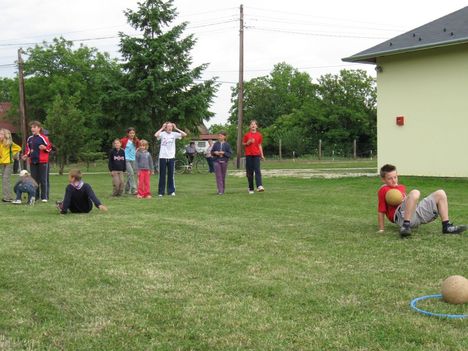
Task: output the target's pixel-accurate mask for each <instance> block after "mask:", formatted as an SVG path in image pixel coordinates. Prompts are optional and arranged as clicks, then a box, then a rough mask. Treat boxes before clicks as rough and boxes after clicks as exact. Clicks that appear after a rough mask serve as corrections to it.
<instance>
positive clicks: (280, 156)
mask: <svg viewBox="0 0 468 351" xmlns="http://www.w3.org/2000/svg"><path fill="white" fill-rule="evenodd" d="M282 158H283V151H282V150H281V139H280V140H279V159H280V161H281V160H282Z"/></svg>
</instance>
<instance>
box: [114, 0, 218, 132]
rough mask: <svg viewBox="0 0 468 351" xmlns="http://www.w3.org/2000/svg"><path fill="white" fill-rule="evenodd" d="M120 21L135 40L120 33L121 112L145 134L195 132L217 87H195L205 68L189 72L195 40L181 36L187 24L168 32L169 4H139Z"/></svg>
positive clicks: (148, 0)
mask: <svg viewBox="0 0 468 351" xmlns="http://www.w3.org/2000/svg"><path fill="white" fill-rule="evenodd" d="M125 15H126V16H127V20H128V23H129V24H130V25H131V26H132V27H133V28H134V29H135V30H137V31H139V32H140V33H141V36H129V35H125V34H124V33H120V51H121V53H122V56H123V59H124V61H125V63H124V64H123V69H124V73H125V78H124V84H123V86H124V88H125V89H126V90H127V94H126V98H127V101H126V102H125V104H126V106H125V107H124V106H122V108H123V109H124V110H125V111H126V112H127V114H128V117H130V121H131V122H132V124H134V125H135V126H137V127H138V126H139V127H144V130H145V131H147V133H149V132H150V131H154V130H156V128H159V126H160V125H161V124H162V123H164V121H174V122H176V123H178V125H179V126H180V127H181V128H189V129H195V127H196V126H197V125H199V124H200V123H202V121H203V120H204V119H209V118H210V117H211V116H212V113H211V112H209V110H208V109H209V105H210V103H211V101H212V99H213V97H214V94H215V92H216V88H217V86H216V82H215V79H209V80H207V81H205V82H198V83H197V81H199V80H200V78H201V76H202V73H203V71H204V70H205V69H206V67H207V64H203V65H200V66H197V67H192V58H191V56H190V51H191V49H192V48H193V46H194V45H195V39H194V37H193V35H188V36H183V32H184V30H185V29H186V26H187V23H186V22H184V23H181V24H177V25H174V26H171V23H172V22H173V21H174V20H175V19H176V16H177V12H176V9H175V7H174V6H173V1H172V0H169V1H163V0H145V1H142V2H140V3H138V9H137V10H136V11H133V10H130V9H129V10H127V11H125ZM139 134H140V135H141V134H142V133H139ZM143 134H144V133H143Z"/></svg>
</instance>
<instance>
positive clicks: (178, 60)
mask: <svg viewBox="0 0 468 351" xmlns="http://www.w3.org/2000/svg"><path fill="white" fill-rule="evenodd" d="M125 15H126V17H127V21H128V23H129V24H130V26H131V27H132V28H134V29H135V30H136V31H138V32H139V33H140V34H139V35H138V36H129V35H126V34H125V33H122V32H120V33H119V37H120V54H121V60H120V61H119V60H117V59H115V58H111V57H110V56H109V54H107V53H104V52H100V51H99V50H97V49H96V48H92V47H88V46H85V45H80V46H79V47H77V48H76V47H74V44H73V42H72V41H68V40H66V39H64V38H62V37H60V38H55V39H54V40H53V42H51V43H43V44H41V45H36V46H35V47H33V48H30V49H28V50H27V51H26V53H25V61H24V73H25V91H26V112H27V116H28V118H29V120H38V121H40V122H42V123H43V124H44V126H45V128H46V129H48V131H49V133H50V135H51V139H52V142H53V143H54V145H55V146H56V147H57V149H58V153H57V154H58V162H59V164H60V166H61V168H62V169H63V166H64V165H65V163H66V162H67V161H68V160H77V159H83V160H86V159H87V158H89V157H93V155H97V154H99V153H102V152H104V151H107V150H108V149H109V148H110V145H111V143H112V140H113V139H114V138H115V137H116V136H121V135H122V133H123V132H124V130H125V129H126V128H127V127H129V126H132V127H135V128H136V129H137V130H138V131H139V136H140V137H142V138H146V139H148V140H154V138H152V134H153V133H154V131H155V130H156V129H157V128H158V127H159V126H160V125H161V124H162V123H164V122H165V121H173V122H176V123H177V124H178V125H180V126H183V127H184V128H186V129H187V130H188V131H193V132H195V133H197V132H196V131H197V126H199V125H201V124H202V123H203V121H206V120H209V119H210V117H212V116H213V113H212V112H211V111H210V105H211V103H212V101H213V98H214V96H215V94H216V91H217V88H218V83H217V81H216V77H213V78H211V79H207V80H204V81H202V80H201V77H202V75H203V72H204V70H205V69H206V68H207V65H208V64H202V65H199V66H195V67H193V65H192V57H191V55H190V52H191V50H192V48H193V47H194V45H195V44H196V39H195V38H194V36H193V35H190V34H189V35H185V34H184V31H185V29H186V27H187V22H183V23H180V24H177V25H172V22H173V21H174V20H175V19H176V17H177V11H176V8H175V7H174V5H173V1H172V0H168V1H164V0H145V1H142V2H139V3H138V8H137V9H136V10H131V9H128V10H126V11H125ZM244 90H245V91H244V99H245V100H244V107H245V109H244V118H245V121H249V120H251V119H256V120H257V121H258V123H259V125H260V126H261V128H262V132H263V134H264V135H265V139H264V146H265V151H266V153H267V154H268V153H270V154H271V153H276V152H277V151H276V150H277V148H278V145H279V142H280V140H281V143H282V146H283V149H284V151H285V153H288V152H289V153H290V152H292V151H295V152H296V153H297V154H310V153H313V150H314V149H315V148H316V145H317V141H318V140H319V139H321V140H322V141H323V142H324V143H325V145H327V144H330V145H334V147H335V148H337V149H340V148H344V147H345V145H348V144H349V143H350V142H352V140H353V139H357V140H358V142H359V145H361V146H362V147H363V148H365V149H369V150H372V149H375V143H376V141H375V139H376V88H375V81H374V79H373V78H371V77H369V76H368V75H367V74H366V73H365V72H364V71H360V70H343V71H341V72H340V74H339V75H331V74H327V75H324V76H321V77H320V78H319V79H318V81H317V82H316V83H314V82H313V80H312V78H311V77H310V76H309V75H308V74H307V73H304V72H299V71H298V70H297V69H295V68H293V67H292V66H290V65H288V64H286V63H279V64H277V65H276V66H275V67H274V69H273V71H272V72H271V73H270V74H269V75H268V76H264V77H257V78H254V79H251V80H250V81H247V82H245V84H244ZM0 100H2V101H11V102H12V103H13V106H19V96H18V80H17V79H9V78H3V79H0ZM231 102H232V107H231V109H230V116H229V119H228V122H227V124H225V125H214V126H212V128H211V131H212V132H213V133H216V132H217V131H219V130H220V129H227V130H228V131H229V134H230V136H231V138H234V137H235V135H236V134H237V132H236V128H237V87H234V88H233V90H232V101H231ZM15 114H16V115H17V111H15V110H14V109H13V111H11V115H15ZM231 140H232V139H231ZM232 144H235V143H232Z"/></svg>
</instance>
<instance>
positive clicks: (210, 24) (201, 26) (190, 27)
mask: <svg viewBox="0 0 468 351" xmlns="http://www.w3.org/2000/svg"><path fill="white" fill-rule="evenodd" d="M237 21H238V20H237V19H231V20H229V21H223V22H215V23H208V24H204V25H199V26H187V29H194V28H203V27H211V26H217V25H219V24H225V23H231V22H237Z"/></svg>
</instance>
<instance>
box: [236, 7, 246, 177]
mask: <svg viewBox="0 0 468 351" xmlns="http://www.w3.org/2000/svg"><path fill="white" fill-rule="evenodd" d="M239 19H240V27H239V89H238V90H239V91H238V92H237V162H236V165H237V169H239V168H240V158H241V155H242V120H243V119H244V7H243V5H240V17H239Z"/></svg>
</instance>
